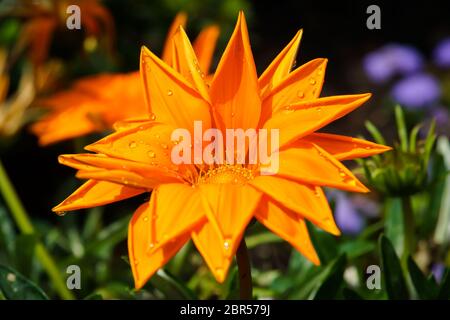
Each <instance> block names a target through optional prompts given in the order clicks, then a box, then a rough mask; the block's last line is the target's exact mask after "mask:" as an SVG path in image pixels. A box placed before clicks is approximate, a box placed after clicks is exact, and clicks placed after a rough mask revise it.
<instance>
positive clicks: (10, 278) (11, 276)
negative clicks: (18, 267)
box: [6, 272, 16, 282]
mask: <svg viewBox="0 0 450 320" xmlns="http://www.w3.org/2000/svg"><path fill="white" fill-rule="evenodd" d="M6 280H8V281H9V282H14V281H16V275H15V274H14V273H12V272H10V273H8V274H7V276H6Z"/></svg>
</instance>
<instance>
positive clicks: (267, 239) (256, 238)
mask: <svg viewBox="0 0 450 320" xmlns="http://www.w3.org/2000/svg"><path fill="white" fill-rule="evenodd" d="M282 241H283V239H281V238H280V237H279V236H277V235H276V234H274V233H272V232H270V231H263V232H259V233H256V234H252V235H249V236H247V237H245V242H246V243H247V248H248V249H253V248H255V247H257V246H259V245H260V244H267V243H276V242H282Z"/></svg>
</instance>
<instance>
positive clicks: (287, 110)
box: [283, 106, 294, 113]
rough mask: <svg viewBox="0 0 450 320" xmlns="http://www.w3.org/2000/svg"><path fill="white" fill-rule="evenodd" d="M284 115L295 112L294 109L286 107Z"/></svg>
mask: <svg viewBox="0 0 450 320" xmlns="http://www.w3.org/2000/svg"><path fill="white" fill-rule="evenodd" d="M283 111H284V113H292V112H294V109H292V107H291V106H286V107H284V110H283Z"/></svg>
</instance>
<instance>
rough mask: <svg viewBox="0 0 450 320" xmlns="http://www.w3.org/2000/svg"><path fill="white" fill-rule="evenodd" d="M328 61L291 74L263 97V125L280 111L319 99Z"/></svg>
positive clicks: (311, 63) (311, 64)
mask: <svg viewBox="0 0 450 320" xmlns="http://www.w3.org/2000/svg"><path fill="white" fill-rule="evenodd" d="M326 64H327V59H315V60H312V61H310V62H308V63H305V64H304V65H302V66H300V67H298V68H297V69H296V70H295V71H293V72H291V73H290V74H289V75H288V76H287V77H286V78H285V79H283V81H281V82H280V83H279V84H278V85H277V86H276V87H274V88H272V89H271V90H267V91H266V95H265V96H263V103H262V115H261V124H264V122H265V121H266V120H267V119H269V118H270V116H271V115H272V114H276V112H277V111H278V110H280V109H281V108H283V107H286V106H289V105H291V104H294V103H298V102H300V101H308V100H313V99H316V98H318V97H319V95H320V91H321V90H322V85H323V80H324V74H325V67H326Z"/></svg>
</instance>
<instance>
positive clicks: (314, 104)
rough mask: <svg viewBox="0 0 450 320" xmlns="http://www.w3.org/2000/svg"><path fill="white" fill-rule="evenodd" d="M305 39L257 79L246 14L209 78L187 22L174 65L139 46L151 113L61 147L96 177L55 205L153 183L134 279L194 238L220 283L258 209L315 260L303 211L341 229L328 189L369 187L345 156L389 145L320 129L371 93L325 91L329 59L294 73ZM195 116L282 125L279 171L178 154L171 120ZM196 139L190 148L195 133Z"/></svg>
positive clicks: (133, 244)
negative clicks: (82, 150)
mask: <svg viewBox="0 0 450 320" xmlns="http://www.w3.org/2000/svg"><path fill="white" fill-rule="evenodd" d="M300 37H301V32H299V33H297V34H296V35H295V37H294V39H293V40H292V41H291V42H290V43H289V44H288V45H287V46H286V47H285V48H284V49H283V51H281V53H280V54H279V55H278V56H277V57H276V58H275V59H274V60H273V62H272V63H271V64H270V66H269V67H268V68H267V69H266V70H265V72H264V73H263V74H262V75H261V76H260V77H259V79H258V77H257V74H256V68H255V64H254V60H253V56H252V52H251V48H250V43H249V38H248V32H247V26H246V22H245V18H244V15H243V13H240V14H239V18H238V21H237V24H236V27H235V29H234V32H233V34H232V36H231V39H230V40H229V43H228V45H227V47H226V49H225V51H224V53H223V55H222V57H221V60H220V62H219V65H218V67H217V70H216V72H215V74H214V77H213V79H212V81H211V83H210V84H208V83H207V81H205V77H204V75H203V73H202V69H201V68H199V66H198V62H197V58H196V54H195V51H194V50H193V48H192V46H191V44H190V42H189V39H188V38H187V36H186V34H185V33H184V31H183V29H182V28H181V27H180V29H179V31H178V32H177V33H176V34H175V35H174V42H173V45H174V47H173V50H174V51H173V55H172V56H173V59H174V61H172V67H171V66H169V65H168V64H167V63H165V62H164V61H162V60H160V59H159V58H158V57H157V56H156V55H154V54H153V53H152V52H151V51H149V50H148V49H147V48H143V49H142V54H141V74H142V79H143V82H144V87H145V93H146V98H147V103H148V107H149V117H150V120H147V121H134V122H133V121H131V122H127V121H125V122H122V123H120V124H119V125H117V126H116V129H117V132H115V133H113V134H111V135H109V136H107V137H105V138H103V139H101V140H99V141H97V142H96V143H94V144H91V145H89V146H87V147H86V149H87V150H89V151H92V152H95V153H94V154H93V153H86V154H75V155H62V156H60V157H59V161H60V162H61V163H62V164H65V165H68V166H70V167H73V168H75V169H77V170H78V173H77V177H78V178H81V179H89V180H88V181H87V182H86V183H85V184H84V185H83V186H82V187H81V188H79V189H78V190H77V191H75V192H74V193H73V194H72V195H71V196H69V197H68V198H67V199H66V200H65V201H63V202H62V203H61V204H59V205H58V206H57V207H55V208H54V209H53V210H54V211H56V212H62V211H68V210H76V209H80V208H88V207H93V206H98V205H104V204H107V203H112V202H116V201H119V200H122V199H126V198H129V197H132V196H134V195H137V194H140V193H143V192H149V191H150V190H153V192H152V193H151V198H150V200H149V201H148V202H146V203H144V204H142V205H141V206H140V207H139V208H138V209H137V211H136V212H135V213H134V216H133V218H132V220H131V222H130V225H129V234H128V249H129V257H130V263H131V267H132V271H133V275H134V280H135V286H136V288H141V287H142V286H143V285H144V284H145V283H146V282H147V280H148V279H149V278H150V277H151V276H152V275H153V274H154V272H156V271H157V270H158V269H159V268H161V267H162V266H163V265H164V264H165V263H166V262H167V261H168V260H169V259H170V258H171V257H172V256H173V255H174V254H175V253H176V252H177V251H178V250H179V249H180V248H181V247H182V246H183V245H184V244H185V243H186V242H187V241H188V240H189V239H192V240H193V241H194V243H195V245H196V247H197V249H198V250H199V252H200V253H201V255H202V256H203V257H204V259H205V261H206V263H207V265H208V266H209V268H210V269H211V271H212V273H213V274H214V276H215V278H216V279H217V281H219V282H223V281H224V279H225V278H226V275H227V271H228V269H229V266H230V263H231V261H232V259H233V256H234V255H235V253H236V250H237V248H238V246H239V243H240V242H241V240H242V237H243V235H244V231H245V229H246V226H247V225H248V223H249V222H250V220H251V219H252V218H253V217H256V219H258V220H259V221H260V222H261V223H262V224H263V225H265V226H266V227H267V228H269V229H270V230H272V231H273V232H274V233H276V234H278V235H279V236H280V237H282V238H284V239H285V240H286V241H288V242H289V243H290V244H292V246H294V247H295V248H296V249H297V250H299V251H300V252H301V253H302V254H303V255H305V256H306V257H307V258H308V259H309V260H311V261H312V262H313V263H315V264H319V258H318V256H317V254H316V252H315V249H314V247H313V245H312V243H311V240H310V238H309V235H308V230H307V227H306V222H305V221H306V220H309V221H311V222H312V223H313V224H315V225H316V226H318V227H320V228H322V229H323V230H325V231H327V232H330V233H332V234H335V235H337V234H339V230H338V228H337V226H336V224H335V222H334V220H333V216H332V212H331V210H330V207H329V205H328V202H327V199H326V198H325V195H324V193H323V191H322V187H333V188H338V189H343V190H347V191H354V192H367V191H368V189H367V188H366V187H365V186H364V185H363V184H362V183H361V182H360V181H359V180H358V179H357V178H356V177H355V176H354V175H353V174H352V173H351V172H350V171H349V170H348V169H347V168H346V167H345V166H344V165H343V164H342V163H341V162H340V161H341V160H347V159H353V158H358V157H366V156H370V155H374V154H378V153H381V152H384V151H386V150H388V149H389V148H388V147H385V146H382V145H377V144H375V143H372V142H368V141H365V140H360V139H355V138H351V137H346V136H339V135H333V134H324V133H316V131H317V130H319V129H320V128H322V127H324V126H325V125H327V124H328V123H330V122H332V121H334V120H336V119H338V118H341V117H342V116H344V115H346V114H347V113H349V112H351V111H352V110H354V109H355V108H357V107H358V106H360V105H361V104H363V103H364V102H365V101H367V100H368V99H369V97H370V94H357V95H343V96H330V97H325V98H319V95H320V91H321V88H322V84H323V80H324V73H325V65H326V63H327V60H326V59H315V60H312V61H310V62H308V63H306V64H304V65H302V66H300V67H298V68H297V69H295V70H293V71H292V72H291V68H292V66H293V61H294V59H295V56H296V52H297V48H298V46H299V42H300ZM194 121H202V124H203V128H204V129H205V130H206V129H208V128H218V129H220V130H221V132H224V130H225V129H230V128H232V129H243V130H246V129H252V128H254V129H255V128H256V129H259V128H261V129H267V130H273V129H278V130H279V134H280V135H279V149H277V150H275V151H274V152H275V153H277V154H278V155H279V159H280V161H279V169H278V172H277V173H276V174H275V175H271V176H268V175H262V174H261V166H260V163H259V164H256V165H255V164H249V163H246V164H234V165H232V164H212V165H206V164H204V163H202V164H197V165H195V164H186V163H183V164H180V165H176V164H174V162H173V160H172V158H171V151H172V149H174V148H175V146H177V145H178V144H179V143H180V142H179V141H173V140H172V139H171V134H172V133H173V130H174V129H175V128H185V129H188V130H190V131H191V132H192V130H193V129H192V127H193V123H194ZM194 135H195V134H194ZM191 142H192V143H193V144H194V148H195V145H196V144H197V142H196V141H191ZM190 147H191V148H193V147H192V144H191V146H190ZM234 157H236V153H235V154H234Z"/></svg>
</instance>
